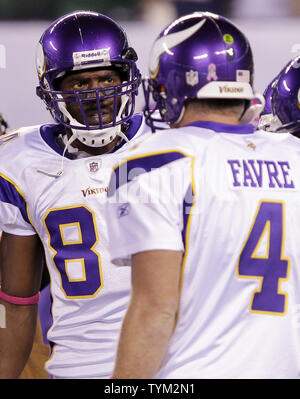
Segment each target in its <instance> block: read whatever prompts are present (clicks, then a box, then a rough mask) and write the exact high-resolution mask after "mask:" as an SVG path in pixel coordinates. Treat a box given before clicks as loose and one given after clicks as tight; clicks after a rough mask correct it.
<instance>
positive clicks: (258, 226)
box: [237, 200, 290, 315]
mask: <svg viewBox="0 0 300 399" xmlns="http://www.w3.org/2000/svg"><path fill="white" fill-rule="evenodd" d="M266 235H267V245H266V253H265V254H264V255H258V253H257V252H258V251H257V250H258V248H259V247H260V245H261V243H262V240H263V238H264V237H265V236H266ZM284 239H285V226H284V203H283V202H279V201H278V202H275V201H274V202H273V201H272V202H271V201H265V200H263V201H260V203H259V206H258V209H257V212H256V216H255V218H254V222H253V224H252V227H251V230H250V233H249V236H248V238H247V240H246V242H245V244H244V247H243V249H242V252H241V254H240V257H239V260H238V264H237V275H238V277H240V278H256V279H260V280H261V286H260V289H258V290H256V291H254V293H253V296H252V300H251V303H250V311H252V312H255V313H270V314H277V315H283V314H285V312H286V308H287V294H286V293H283V292H280V282H281V280H282V279H287V278H288V274H289V268H290V260H289V259H288V258H284V257H283V250H284Z"/></svg>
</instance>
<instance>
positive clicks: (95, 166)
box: [87, 160, 101, 173]
mask: <svg viewBox="0 0 300 399" xmlns="http://www.w3.org/2000/svg"><path fill="white" fill-rule="evenodd" d="M100 167H101V160H96V161H95V160H94V161H89V162H87V168H88V170H89V172H91V173H96V172H98V170H99V169H100Z"/></svg>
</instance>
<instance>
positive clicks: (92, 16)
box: [36, 11, 141, 133]
mask: <svg viewBox="0 0 300 399" xmlns="http://www.w3.org/2000/svg"><path fill="white" fill-rule="evenodd" d="M136 60H137V56H136V53H135V51H134V50H133V48H131V47H129V44H128V41H127V37H126V34H125V32H124V30H123V29H122V28H121V27H120V26H119V25H118V24H117V23H116V22H114V21H113V20H112V19H110V18H108V17H106V16H104V15H102V14H98V13H96V12H89V11H76V12H73V13H70V14H67V15H65V16H63V17H61V18H59V19H57V20H56V21H54V22H53V23H52V24H51V25H50V27H49V28H48V29H46V30H45V32H44V33H43V35H42V37H41V39H40V41H39V44H38V48H37V55H36V65H37V72H38V77H39V86H38V87H37V94H38V96H39V97H41V98H42V99H43V101H44V102H45V103H46V106H47V108H48V109H49V110H50V112H51V114H52V116H53V117H54V119H55V120H56V121H57V122H59V123H62V124H64V125H65V126H67V127H69V128H71V129H77V131H78V130H84V131H90V130H91V131H92V132H91V133H93V130H94V131H95V130H97V131H99V129H105V128H108V127H111V126H115V125H119V124H122V123H124V122H126V121H127V120H128V119H129V118H130V117H131V116H132V114H133V112H134V107H135V96H136V94H137V89H138V86H139V84H140V81H141V76H140V72H139V70H138V68H137V66H136ZM108 67H116V68H118V70H119V71H120V75H121V79H122V83H121V85H118V86H113V87H108V88H99V89H94V90H85V91H79V90H78V91H71V92H66V91H59V90H57V88H56V86H55V79H57V78H58V77H62V76H64V74H65V73H66V72H68V71H80V70H85V69H90V68H104V69H105V68H108ZM90 93H93V96H91V95H90ZM64 94H73V95H74V96H71V97H70V96H69V97H68V101H77V102H78V104H79V106H80V109H81V112H82V114H83V120H84V121H85V124H84V125H82V126H79V124H75V125H74V124H72V122H70V120H69V119H68V117H67V116H66V114H65V113H64V111H63V109H64V108H63V104H65V100H66V99H64V98H63V95H64ZM85 94H86V95H85ZM88 94H89V95H88ZM100 96H101V101H102V100H103V99H106V98H112V97H113V98H114V100H115V106H114V118H113V121H112V122H111V123H109V124H104V123H102V118H101V101H100ZM125 96H126V97H127V101H126V106H124V110H123V111H122V115H121V116H119V117H117V114H118V108H119V107H120V101H119V102H118V99H119V98H121V97H125ZM91 97H93V101H97V108H98V115H99V125H89V123H88V120H87V117H86V115H85V114H84V110H83V106H82V104H83V101H92V100H91Z"/></svg>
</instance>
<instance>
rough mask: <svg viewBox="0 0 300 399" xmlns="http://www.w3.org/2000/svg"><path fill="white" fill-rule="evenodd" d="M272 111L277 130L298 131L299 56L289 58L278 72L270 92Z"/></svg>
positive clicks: (299, 101) (299, 111)
mask: <svg viewBox="0 0 300 399" xmlns="http://www.w3.org/2000/svg"><path fill="white" fill-rule="evenodd" d="M271 104H272V112H273V115H275V116H276V117H277V118H278V119H279V121H280V123H281V126H280V127H279V128H277V130H276V131H277V132H280V131H288V132H290V133H292V134H299V132H300V56H297V57H295V58H294V59H293V60H291V61H290V62H289V63H288V64H287V66H286V67H285V68H284V69H283V71H282V73H281V74H280V76H279V78H278V80H277V83H276V84H275V87H274V90H273V94H272V100H271Z"/></svg>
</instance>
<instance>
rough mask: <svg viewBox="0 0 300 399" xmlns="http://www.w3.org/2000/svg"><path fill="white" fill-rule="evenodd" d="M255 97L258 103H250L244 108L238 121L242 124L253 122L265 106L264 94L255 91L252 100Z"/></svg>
mask: <svg viewBox="0 0 300 399" xmlns="http://www.w3.org/2000/svg"><path fill="white" fill-rule="evenodd" d="M255 99H257V100H258V101H259V103H257V104H251V105H250V106H249V107H248V108H247V109H246V110H245V112H244V113H243V114H242V116H241V118H240V123H241V124H242V125H244V124H248V123H251V122H253V121H254V120H255V119H256V118H257V117H258V116H259V115H260V114H261V113H262V111H263V109H264V107H265V99H264V96H263V95H261V94H260V93H256V94H255V97H254V99H253V100H255ZM253 100H252V101H253Z"/></svg>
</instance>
